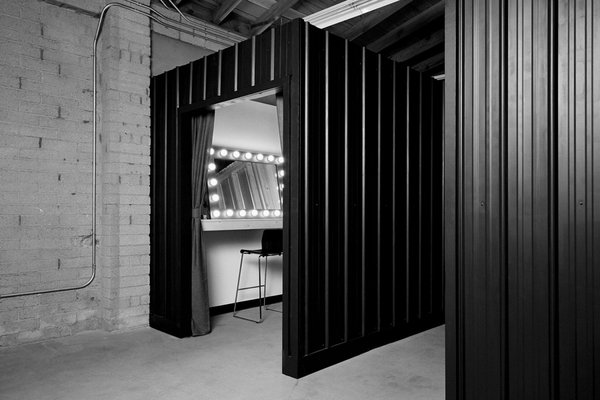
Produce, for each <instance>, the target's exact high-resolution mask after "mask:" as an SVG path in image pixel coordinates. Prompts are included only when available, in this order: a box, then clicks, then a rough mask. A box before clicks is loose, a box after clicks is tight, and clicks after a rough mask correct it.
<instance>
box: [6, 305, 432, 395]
mask: <svg viewBox="0 0 600 400" xmlns="http://www.w3.org/2000/svg"><path fill="white" fill-rule="evenodd" d="M213 324H214V331H213V333H212V334H210V335H208V336H204V337H197V338H188V339H176V338H174V337H171V336H168V335H166V334H163V333H161V332H159V331H156V330H153V329H150V328H147V329H140V330H136V331H131V332H121V333H105V332H92V333H85V334H79V335H76V336H71V337H68V338H63V339H58V340H51V341H47V342H43V343H37V344H31V345H23V346H19V347H16V348H8V349H1V350H0V399H2V400H12V399H19V400H23V399H25V400H27V399H36V400H37V399H44V400H45V399H57V400H58V399H60V400H68V399H77V400H80V399H87V400H95V399H110V400H115V399H127V400H135V399H140V400H141V399H144V400H152V399H167V400H179V399H194V400H205V399H206V400H229V399H243V400H252V399H261V400H283V399H290V400H291V399H331V400H339V399H344V400H352V399H360V400H364V399H368V400H378V399H407V400H417V399H424V400H425V399H426V400H436V399H439V400H442V399H443V398H444V327H439V328H435V329H432V330H429V331H427V332H424V333H421V334H419V335H416V336H413V337H410V338H408V339H405V340H402V341H399V342H396V343H392V344H390V345H387V346H384V347H381V348H379V349H376V350H373V351H370V352H368V353H366V354H363V355H360V356H358V357H355V358H353V359H351V360H348V361H345V362H343V363H340V364H337V365H335V366H333V367H330V368H327V369H325V370H322V371H319V372H317V373H314V374H312V375H309V376H307V377H305V378H302V379H300V380H296V379H292V378H289V377H287V376H284V375H282V374H281V372H280V371H281V314H279V313H273V312H269V313H268V315H267V318H266V320H265V321H264V322H263V323H262V324H259V325H257V324H254V323H251V322H246V321H242V320H238V319H235V318H232V317H231V315H230V314H227V315H224V316H219V317H217V318H215V319H214V321H213Z"/></svg>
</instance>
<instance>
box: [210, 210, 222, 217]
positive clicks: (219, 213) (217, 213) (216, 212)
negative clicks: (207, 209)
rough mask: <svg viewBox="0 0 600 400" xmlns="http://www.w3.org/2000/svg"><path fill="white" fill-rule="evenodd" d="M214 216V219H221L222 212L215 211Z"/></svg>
mask: <svg viewBox="0 0 600 400" xmlns="http://www.w3.org/2000/svg"><path fill="white" fill-rule="evenodd" d="M212 216H213V218H219V217H220V216H221V211H219V210H214V211H213V212H212Z"/></svg>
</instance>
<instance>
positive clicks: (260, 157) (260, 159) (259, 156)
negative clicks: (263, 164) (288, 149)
mask: <svg viewBox="0 0 600 400" xmlns="http://www.w3.org/2000/svg"><path fill="white" fill-rule="evenodd" d="M263 158H265V156H263V155H262V154H260V153H258V154H257V155H256V159H257V160H258V161H262V160H263Z"/></svg>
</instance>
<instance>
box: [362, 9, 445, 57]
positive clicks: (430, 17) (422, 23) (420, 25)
mask: <svg viewBox="0 0 600 400" xmlns="http://www.w3.org/2000/svg"><path fill="white" fill-rule="evenodd" d="M444 9H445V2H443V1H440V2H439V3H437V4H435V5H433V6H431V7H429V8H428V9H427V10H425V11H424V12H423V13H421V14H419V15H417V16H415V17H414V18H411V19H410V20H408V21H406V22H405V23H404V24H402V25H399V26H398V27H396V28H395V29H392V30H391V31H389V32H388V33H386V34H385V35H383V36H382V37H380V38H379V39H377V40H376V41H374V42H373V43H371V44H369V46H368V48H369V50H372V51H374V52H376V53H380V52H382V51H384V50H385V49H387V48H388V47H391V46H393V45H394V44H396V43H398V42H399V41H400V40H402V39H404V38H405V37H407V36H408V35H410V34H412V33H414V32H416V31H418V30H421V29H424V27H426V26H427V25H428V24H430V23H432V22H433V21H435V20H437V19H439V18H442V17H443V16H444Z"/></svg>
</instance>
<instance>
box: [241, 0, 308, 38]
mask: <svg viewBox="0 0 600 400" xmlns="http://www.w3.org/2000/svg"><path fill="white" fill-rule="evenodd" d="M298 1H299V0H279V1H278V2H277V3H275V4H273V5H272V6H271V8H269V9H268V10H267V11H265V12H264V13H262V14H261V15H260V16H259V17H258V18H257V19H256V21H254V23H253V24H252V25H253V26H254V27H255V28H254V29H253V30H252V35H258V34H261V33H263V32H264V31H265V30H267V29H268V28H269V26H271V25H272V24H273V22H275V21H277V20H278V19H279V18H280V17H281V14H283V13H284V12H286V11H287V10H289V9H290V8H292V7H293V6H294V4H296V3H297V2H298Z"/></svg>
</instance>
